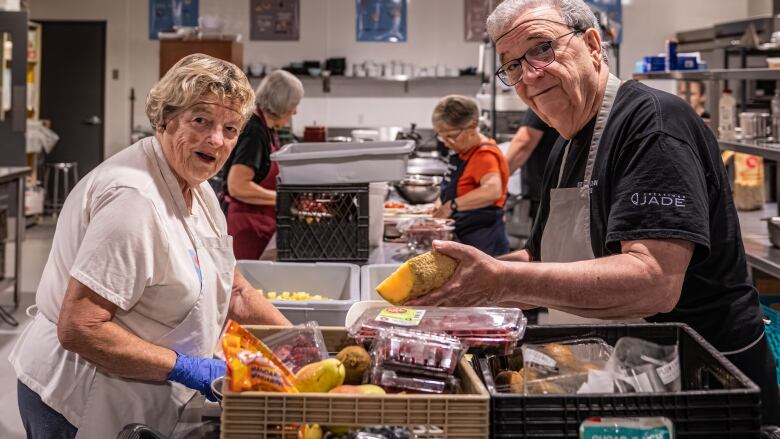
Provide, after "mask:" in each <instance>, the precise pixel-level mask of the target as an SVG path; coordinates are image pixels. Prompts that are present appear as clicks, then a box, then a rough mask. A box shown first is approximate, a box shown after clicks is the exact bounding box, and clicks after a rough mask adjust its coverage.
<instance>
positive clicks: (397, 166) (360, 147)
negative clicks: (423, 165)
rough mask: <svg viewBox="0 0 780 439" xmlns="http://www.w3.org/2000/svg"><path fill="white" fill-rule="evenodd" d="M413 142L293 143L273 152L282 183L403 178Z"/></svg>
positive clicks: (325, 182)
mask: <svg viewBox="0 0 780 439" xmlns="http://www.w3.org/2000/svg"><path fill="white" fill-rule="evenodd" d="M413 150H414V141H411V140H404V141H394V142H329V143H290V144H287V145H285V146H283V147H282V149H280V150H279V151H277V152H275V153H273V154H271V160H276V162H277V163H278V164H279V180H280V181H281V183H282V184H339V183H373V182H379V181H401V180H403V179H404V177H405V176H406V163H407V161H408V160H409V154H410V153H411V152H412V151H413Z"/></svg>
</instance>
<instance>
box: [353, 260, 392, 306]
mask: <svg viewBox="0 0 780 439" xmlns="http://www.w3.org/2000/svg"><path fill="white" fill-rule="evenodd" d="M400 266H401V264H368V265H364V266H362V267H360V300H384V299H382V297H381V296H380V295H379V294H377V292H376V287H377V285H379V284H380V283H382V281H383V280H385V279H387V276H390V275H391V274H393V272H394V271H395V270H396V269H397V268H398V267H400Z"/></svg>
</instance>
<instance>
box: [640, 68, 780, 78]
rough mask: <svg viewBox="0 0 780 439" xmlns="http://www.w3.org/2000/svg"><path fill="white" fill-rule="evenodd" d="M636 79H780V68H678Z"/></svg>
mask: <svg viewBox="0 0 780 439" xmlns="http://www.w3.org/2000/svg"><path fill="white" fill-rule="evenodd" d="M633 77H634V79H636V80H643V79H678V80H700V81H718V80H730V79H735V80H736V79H744V80H756V79H776V80H780V69H767V68H763V69H712V70H678V71H672V72H650V73H635V74H634V76H633Z"/></svg>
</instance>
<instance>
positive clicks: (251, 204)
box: [222, 70, 303, 259]
mask: <svg viewBox="0 0 780 439" xmlns="http://www.w3.org/2000/svg"><path fill="white" fill-rule="evenodd" d="M302 98H303V84H301V81H300V80H299V79H298V78H296V77H295V76H293V75H292V74H290V73H288V72H285V71H284V70H276V71H274V72H273V73H271V74H270V75H268V76H267V77H265V78H264V79H263V80H262V82H260V85H259V86H258V87H257V92H256V98H255V103H256V106H255V110H254V114H252V117H251V118H250V119H249V122H247V124H246V127H245V128H244V131H243V132H242V133H241V136H240V137H239V138H238V144H237V145H236V149H235V150H233V153H232V154H231V155H230V159H229V160H228V161H227V163H226V164H225V168H224V169H223V170H222V176H223V179H224V181H225V182H226V184H225V201H227V202H228V209H227V218H228V233H230V235H231V236H233V238H234V240H233V250H234V253H235V256H236V259H260V255H261V254H263V250H265V247H266V245H268V241H269V240H270V239H271V237H272V236H273V234H274V232H276V177H277V175H279V167H278V166H277V164H276V162H271V153H273V152H275V151H277V150H278V149H279V148H280V147H281V145H280V143H279V136H278V135H277V134H276V128H277V127H282V126H285V125H287V124H289V123H290V120H291V119H292V117H293V116H294V115H295V114H296V113H297V112H298V103H299V102H300V101H301V99H302Z"/></svg>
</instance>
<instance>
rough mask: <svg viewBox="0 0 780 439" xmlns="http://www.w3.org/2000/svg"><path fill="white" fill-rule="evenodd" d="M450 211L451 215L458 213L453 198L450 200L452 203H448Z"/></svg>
mask: <svg viewBox="0 0 780 439" xmlns="http://www.w3.org/2000/svg"><path fill="white" fill-rule="evenodd" d="M450 210H451V211H452V213H455V212H457V211H458V203H457V202H456V201H455V199H454V198H453V199H452V201H450Z"/></svg>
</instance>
